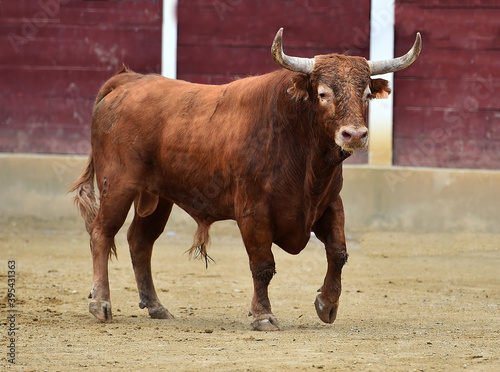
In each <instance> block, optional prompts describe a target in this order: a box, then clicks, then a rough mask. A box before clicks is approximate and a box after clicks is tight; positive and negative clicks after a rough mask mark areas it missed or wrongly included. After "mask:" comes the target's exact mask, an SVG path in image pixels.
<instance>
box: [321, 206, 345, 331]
mask: <svg viewBox="0 0 500 372" xmlns="http://www.w3.org/2000/svg"><path fill="white" fill-rule="evenodd" d="M313 231H314V233H315V234H316V236H317V237H318V239H319V240H320V241H321V242H323V243H324V244H325V250H326V258H327V262H328V269H327V272H326V276H325V280H324V282H323V285H322V287H321V288H320V292H321V293H320V294H319V295H318V296H317V297H316V301H315V302H314V305H315V307H316V312H317V313H318V316H319V318H320V319H321V320H322V321H323V322H325V323H333V321H334V320H335V318H336V317H337V309H338V307H339V298H340V293H341V291H342V283H341V275H342V267H343V266H344V264H345V263H346V262H347V256H348V254H347V249H346V243H345V233H344V207H343V205H342V199H341V198H340V196H338V197H337V198H336V199H335V201H334V202H333V203H332V204H331V205H330V206H329V207H328V208H327V209H326V211H325V212H324V213H323V216H322V217H321V218H320V219H319V220H318V222H316V224H315V225H314V227H313Z"/></svg>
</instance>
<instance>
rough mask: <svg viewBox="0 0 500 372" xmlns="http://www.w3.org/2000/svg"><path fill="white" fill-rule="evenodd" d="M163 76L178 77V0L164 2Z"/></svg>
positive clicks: (165, 0) (162, 35)
mask: <svg viewBox="0 0 500 372" xmlns="http://www.w3.org/2000/svg"><path fill="white" fill-rule="evenodd" d="M161 74H162V75H163V76H166V77H168V78H171V79H175V78H176V77H177V0H163V25H162V32H161Z"/></svg>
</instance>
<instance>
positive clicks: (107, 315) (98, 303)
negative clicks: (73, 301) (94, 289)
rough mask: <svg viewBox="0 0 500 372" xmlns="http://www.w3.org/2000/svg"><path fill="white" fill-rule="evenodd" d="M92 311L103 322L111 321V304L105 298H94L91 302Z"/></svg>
mask: <svg viewBox="0 0 500 372" xmlns="http://www.w3.org/2000/svg"><path fill="white" fill-rule="evenodd" d="M89 311H90V313H91V314H92V315H93V316H95V317H96V318H97V319H99V320H100V321H101V322H111V321H112V320H113V315H112V314H111V304H110V303H109V302H108V301H104V300H92V301H90V303H89Z"/></svg>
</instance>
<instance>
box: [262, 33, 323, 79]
mask: <svg viewBox="0 0 500 372" xmlns="http://www.w3.org/2000/svg"><path fill="white" fill-rule="evenodd" d="M271 54H272V55H273V59H274V62H276V63H277V64H278V65H280V66H281V67H283V68H286V69H287V70H290V71H295V72H302V73H304V74H310V73H311V72H312V70H313V69H314V58H300V57H289V56H287V55H286V54H285V53H283V27H282V28H280V29H279V30H278V33H277V34H276V36H275V37H274V41H273V45H272V46H271Z"/></svg>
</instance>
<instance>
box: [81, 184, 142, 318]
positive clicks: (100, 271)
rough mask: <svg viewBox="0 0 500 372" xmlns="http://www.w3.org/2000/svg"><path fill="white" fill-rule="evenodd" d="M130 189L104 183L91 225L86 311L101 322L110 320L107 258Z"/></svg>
mask: <svg viewBox="0 0 500 372" xmlns="http://www.w3.org/2000/svg"><path fill="white" fill-rule="evenodd" d="M133 198H134V195H133V193H124V192H123V190H118V189H116V190H112V188H108V187H105V189H104V192H102V193H101V206H100V207H99V212H98V213H97V216H96V218H95V219H94V221H93V222H92V224H91V225H90V231H89V232H90V246H91V250H92V264H93V270H94V278H93V287H92V293H91V294H92V300H91V301H90V303H89V311H90V313H91V314H92V315H94V316H95V317H96V318H97V319H99V320H100V321H102V322H107V321H111V320H112V318H113V317H112V313H111V301H110V293H109V280H108V259H109V257H110V255H111V253H112V251H114V250H115V241H114V238H115V235H116V233H117V232H118V230H120V228H121V227H122V225H123V223H124V222H125V219H126V218H127V213H128V211H129V209H130V206H131V205H132V201H133Z"/></svg>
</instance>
